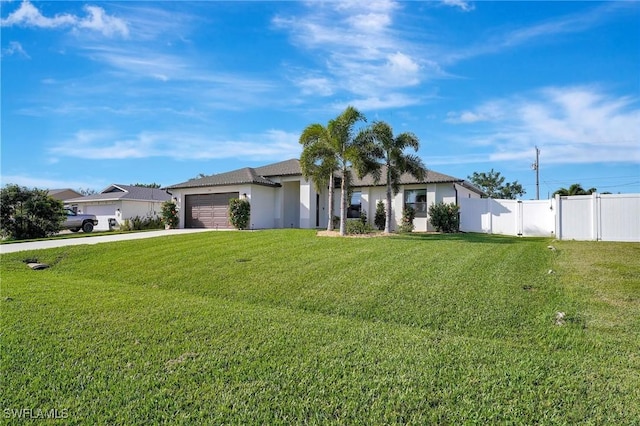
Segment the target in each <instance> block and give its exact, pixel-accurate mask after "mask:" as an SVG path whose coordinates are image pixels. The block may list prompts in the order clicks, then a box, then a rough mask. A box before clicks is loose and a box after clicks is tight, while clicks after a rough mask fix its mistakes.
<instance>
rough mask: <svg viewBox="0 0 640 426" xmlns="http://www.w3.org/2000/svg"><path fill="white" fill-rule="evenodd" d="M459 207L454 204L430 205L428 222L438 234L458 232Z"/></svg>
mask: <svg viewBox="0 0 640 426" xmlns="http://www.w3.org/2000/svg"><path fill="white" fill-rule="evenodd" d="M459 213H460V206H457V205H456V204H455V203H451V204H445V203H437V204H435V203H434V204H431V207H429V217H430V219H429V221H430V222H431V225H433V227H434V228H435V229H436V231H438V232H447V233H451V232H458V229H459V225H460V216H459Z"/></svg>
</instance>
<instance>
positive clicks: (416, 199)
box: [404, 189, 427, 217]
mask: <svg viewBox="0 0 640 426" xmlns="http://www.w3.org/2000/svg"><path fill="white" fill-rule="evenodd" d="M404 207H405V208H407V207H411V208H413V209H414V210H415V212H416V217H427V190H426V189H408V190H406V191H404Z"/></svg>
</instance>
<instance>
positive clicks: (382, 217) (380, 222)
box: [373, 200, 387, 231]
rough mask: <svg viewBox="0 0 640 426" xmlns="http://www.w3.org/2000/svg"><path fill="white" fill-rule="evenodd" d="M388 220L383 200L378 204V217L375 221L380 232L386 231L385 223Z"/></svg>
mask: <svg viewBox="0 0 640 426" xmlns="http://www.w3.org/2000/svg"><path fill="white" fill-rule="evenodd" d="M386 220H387V212H386V210H385V208H384V203H383V202H382V200H379V201H378V204H376V215H375V217H374V219H373V223H374V224H375V225H376V227H377V228H378V230H379V231H382V230H383V229H384V225H385V222H386Z"/></svg>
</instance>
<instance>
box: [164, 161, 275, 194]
mask: <svg viewBox="0 0 640 426" xmlns="http://www.w3.org/2000/svg"><path fill="white" fill-rule="evenodd" d="M266 167H269V166H265V167H261V168H260V169H264V168H266ZM272 176H275V175H272ZM241 184H253V185H263V186H272V187H277V186H280V184H278V183H275V182H273V181H271V180H269V179H267V178H266V177H264V176H263V175H262V174H260V173H258V171H257V169H253V168H251V167H245V168H243V169H238V170H233V171H230V172H226V173H220V174H217V175H212V176H205V177H203V178H199V179H191V180H189V181H186V182H182V183H178V184H176V185H171V186H168V187H167V189H177V188H197V187H203V186H226V185H241Z"/></svg>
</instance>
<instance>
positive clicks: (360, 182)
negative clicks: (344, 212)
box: [352, 166, 462, 186]
mask: <svg viewBox="0 0 640 426" xmlns="http://www.w3.org/2000/svg"><path fill="white" fill-rule="evenodd" d="M450 182H451V183H453V182H456V183H457V182H462V179H458V178H455V177H453V176H449V175H445V174H442V173H438V172H434V171H433V170H427V174H426V175H425V178H424V179H422V180H418V179H416V178H414V177H413V176H411V175H410V174H408V173H405V174H403V175H402V177H401V178H400V184H404V185H408V184H413V183H450ZM386 184H387V172H386V167H384V166H383V167H382V170H381V178H380V181H379V182H377V183H376V182H374V180H373V176H371V175H367V176H365V177H363V178H362V179H359V178H358V177H357V176H354V177H353V181H352V185H353V186H384V185H386Z"/></svg>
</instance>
